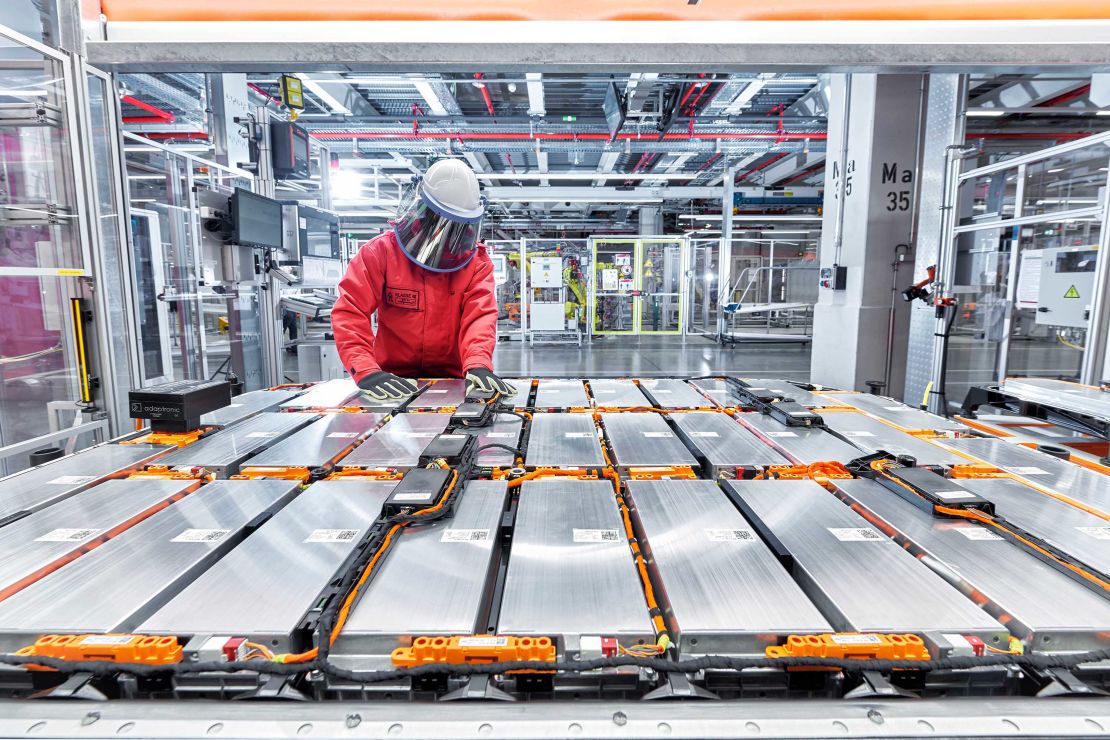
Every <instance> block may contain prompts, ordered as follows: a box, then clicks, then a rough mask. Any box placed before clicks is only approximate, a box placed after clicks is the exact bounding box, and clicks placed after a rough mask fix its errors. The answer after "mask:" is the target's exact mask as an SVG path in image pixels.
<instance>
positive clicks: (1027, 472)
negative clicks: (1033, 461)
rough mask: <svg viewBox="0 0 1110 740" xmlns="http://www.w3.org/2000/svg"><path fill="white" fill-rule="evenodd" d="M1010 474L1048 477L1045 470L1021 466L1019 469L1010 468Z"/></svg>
mask: <svg viewBox="0 0 1110 740" xmlns="http://www.w3.org/2000/svg"><path fill="white" fill-rule="evenodd" d="M1010 472H1011V473H1014V474H1016V475H1048V471H1047V470H1045V469H1043V468H1038V467H1035V466H1032V465H1022V466H1020V467H1016V468H1010Z"/></svg>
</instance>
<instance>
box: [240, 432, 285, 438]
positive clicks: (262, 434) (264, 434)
mask: <svg viewBox="0 0 1110 740" xmlns="http://www.w3.org/2000/svg"><path fill="white" fill-rule="evenodd" d="M276 436H278V433H277V432H248V433H247V437H250V438H255V439H269V438H270V437H276Z"/></svg>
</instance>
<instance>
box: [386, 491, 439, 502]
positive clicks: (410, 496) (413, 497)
mask: <svg viewBox="0 0 1110 740" xmlns="http://www.w3.org/2000/svg"><path fill="white" fill-rule="evenodd" d="M431 497H432V494H431V492H430V491H429V492H427V493H395V494H393V500H394V501H427V500H428V499H430V498H431Z"/></svg>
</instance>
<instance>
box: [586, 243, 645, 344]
mask: <svg viewBox="0 0 1110 740" xmlns="http://www.w3.org/2000/svg"><path fill="white" fill-rule="evenodd" d="M638 248H639V244H638V242H637V241H636V240H635V239H595V240H594V248H593V263H594V264H593V267H594V269H593V280H594V297H595V298H594V327H593V333H594V334H633V333H635V332H636V329H637V326H638V321H637V319H638V310H639V305H638V302H637V301H636V298H635V293H636V291H637V290H638V289H639V288H638V282H637V275H636V267H637V266H638V265H640V264H641V262H640V259H639V257H638V252H637V250H638Z"/></svg>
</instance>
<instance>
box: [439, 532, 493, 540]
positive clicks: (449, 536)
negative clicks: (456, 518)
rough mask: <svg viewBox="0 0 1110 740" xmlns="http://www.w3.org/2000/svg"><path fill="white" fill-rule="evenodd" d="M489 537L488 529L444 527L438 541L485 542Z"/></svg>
mask: <svg viewBox="0 0 1110 740" xmlns="http://www.w3.org/2000/svg"><path fill="white" fill-rule="evenodd" d="M488 539H489V530H488V529H445V530H443V536H442V537H440V538H439V541H440V542H485V541H486V540H488Z"/></svg>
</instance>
